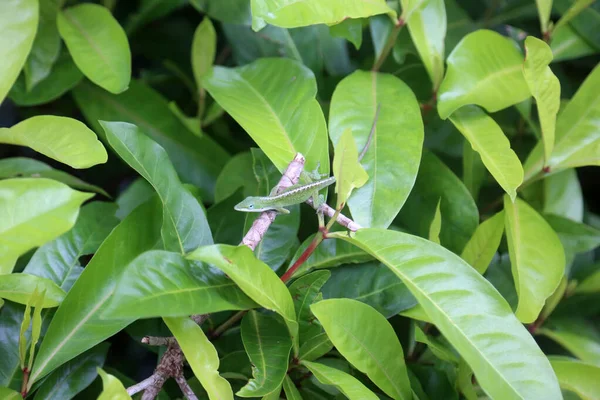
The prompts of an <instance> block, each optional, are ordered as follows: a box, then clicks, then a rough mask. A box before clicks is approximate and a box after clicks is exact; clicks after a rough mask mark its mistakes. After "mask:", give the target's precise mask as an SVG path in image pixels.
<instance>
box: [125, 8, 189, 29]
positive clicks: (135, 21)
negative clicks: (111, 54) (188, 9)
mask: <svg viewBox="0 0 600 400" xmlns="http://www.w3.org/2000/svg"><path fill="white" fill-rule="evenodd" d="M187 3H189V1H188V0H174V1H162V0H141V1H140V3H139V7H138V9H137V12H135V13H134V14H131V15H130V16H129V20H128V21H127V23H126V24H125V31H126V32H127V34H128V35H130V36H131V34H132V33H133V32H135V31H137V30H138V29H139V28H141V27H143V26H144V25H146V24H148V23H150V22H152V21H155V20H157V19H160V18H162V17H164V16H166V15H168V14H169V13H171V12H173V11H175V10H177V9H179V8H181V7H183V6H185V5H187Z"/></svg>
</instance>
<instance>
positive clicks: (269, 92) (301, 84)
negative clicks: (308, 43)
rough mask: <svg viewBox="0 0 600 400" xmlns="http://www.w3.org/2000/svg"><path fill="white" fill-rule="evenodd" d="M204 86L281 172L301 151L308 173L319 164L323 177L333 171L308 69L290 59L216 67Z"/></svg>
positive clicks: (322, 121)
mask: <svg viewBox="0 0 600 400" xmlns="http://www.w3.org/2000/svg"><path fill="white" fill-rule="evenodd" d="M202 85H203V86H204V87H205V88H206V90H207V91H208V92H209V93H210V95H211V96H212V97H213V98H214V99H215V100H216V101H217V103H219V104H220V105H221V107H223V109H225V111H226V112H227V113H228V114H229V115H231V116H232V117H233V118H234V119H235V120H236V121H237V122H238V123H239V124H240V125H241V126H242V128H244V129H245V130H246V132H248V134H249V135H250V136H251V137H252V139H254V141H255V142H256V143H257V144H258V145H259V146H260V148H261V149H262V150H263V151H264V152H265V154H266V155H267V156H268V157H269V159H271V161H272V162H273V164H275V166H276V167H277V168H278V169H279V171H283V170H285V168H287V166H288V164H289V163H290V161H292V159H293V158H294V156H295V155H296V153H297V152H300V153H302V154H303V155H304V156H305V157H306V164H305V167H304V169H305V170H307V171H312V170H314V169H315V168H316V166H317V163H319V162H320V165H321V171H320V172H321V173H324V174H326V173H328V172H329V169H328V166H329V155H328V145H327V127H326V126H325V117H324V116H323V111H322V110H321V107H320V106H319V103H318V102H317V100H316V99H315V95H316V93H317V85H316V81H315V78H314V75H313V74H312V72H311V71H310V70H309V69H308V68H306V67H304V66H302V65H301V64H299V63H297V62H294V61H291V60H287V59H261V60H258V61H255V62H253V63H252V64H249V65H246V66H243V67H239V68H234V69H230V68H223V67H214V68H213V69H212V73H210V74H209V75H207V76H206V77H205V78H204V80H203V82H202ZM298 121H302V124H299V123H298Z"/></svg>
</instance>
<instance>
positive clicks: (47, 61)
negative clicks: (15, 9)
mask: <svg viewBox="0 0 600 400" xmlns="http://www.w3.org/2000/svg"><path fill="white" fill-rule="evenodd" d="M61 5H62V1H56V0H40V2H39V13H40V15H39V21H38V27H37V31H36V34H35V39H34V40H33V46H32V47H31V51H30V52H29V56H28V57H27V61H26V62H25V66H24V67H23V72H24V73H25V81H26V86H27V89H28V90H31V89H32V88H33V87H35V86H36V85H37V84H38V83H39V82H41V81H43V80H44V79H45V78H46V77H47V76H48V75H49V74H50V71H51V70H52V66H53V65H54V63H55V62H56V60H57V59H58V55H59V53H60V36H59V34H58V28H57V27H56V15H57V14H58V10H59V9H60V7H61Z"/></svg>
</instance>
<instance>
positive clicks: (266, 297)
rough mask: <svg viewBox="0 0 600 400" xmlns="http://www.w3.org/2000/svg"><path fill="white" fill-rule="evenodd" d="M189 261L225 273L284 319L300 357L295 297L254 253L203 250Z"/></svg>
mask: <svg viewBox="0 0 600 400" xmlns="http://www.w3.org/2000/svg"><path fill="white" fill-rule="evenodd" d="M187 258H188V259H191V260H197V261H203V262H207V263H210V264H213V265H214V266H215V267H217V268H219V269H220V270H221V271H223V272H225V273H226V274H227V276H229V277H230V278H231V279H232V280H233V281H234V282H235V283H236V284H237V285H238V286H239V287H240V289H242V291H243V292H244V293H246V294H247V295H248V297H250V298H251V299H252V300H254V301H255V302H257V303H258V304H260V305H261V306H263V307H264V308H266V309H268V310H272V311H275V312H276V313H277V314H279V315H281V316H282V317H283V319H284V320H285V323H286V325H287V327H288V330H289V333H290V336H291V337H292V341H293V343H294V353H296V354H297V353H298V350H297V347H298V322H297V321H296V313H295V311H294V303H293V301H292V296H291V295H290V292H289V291H288V289H287V287H286V286H285V284H284V283H283V282H282V281H281V280H280V279H279V277H278V276H277V275H276V274H275V272H273V271H272V270H271V268H269V266H268V265H266V264H265V263H263V262H262V261H260V260H257V259H256V258H255V257H254V254H253V253H252V250H250V249H249V248H248V247H246V246H239V247H238V246H229V245H213V246H204V247H201V248H199V249H197V250H195V251H193V252H192V253H190V254H189V255H188V256H187Z"/></svg>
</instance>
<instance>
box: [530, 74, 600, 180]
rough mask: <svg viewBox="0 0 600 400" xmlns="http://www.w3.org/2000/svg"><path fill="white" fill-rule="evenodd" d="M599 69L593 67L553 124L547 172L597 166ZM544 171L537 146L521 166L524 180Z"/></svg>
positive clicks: (599, 145)
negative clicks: (554, 124) (553, 133)
mask: <svg viewBox="0 0 600 400" xmlns="http://www.w3.org/2000/svg"><path fill="white" fill-rule="evenodd" d="M598 85H600V65H598V66H596V67H595V68H594V69H593V70H592V72H591V73H590V74H589V75H588V76H587V78H586V79H585V81H584V82H583V83H582V84H581V86H580V87H579V90H577V93H575V96H573V98H572V99H571V101H569V104H567V106H566V107H565V109H564V110H563V111H561V113H560V115H559V116H558V119H557V121H556V140H555V144H554V150H553V151H552V156H551V157H550V160H548V161H547V162H546V165H545V166H546V167H548V168H549V171H551V172H559V171H561V170H563V169H567V168H573V167H580V166H583V165H600V135H598V134H597V133H598V129H599V125H598V124H599V123H598V121H599V120H600V92H598V90H596V88H597V87H598ZM543 167H544V159H543V149H542V145H541V144H538V145H537V146H536V147H535V148H534V149H533V150H532V151H531V153H530V154H529V157H528V158H527V161H526V162H525V180H529V179H532V178H533V177H534V176H535V175H537V174H538V173H540V172H541V170H542V168H543Z"/></svg>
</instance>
